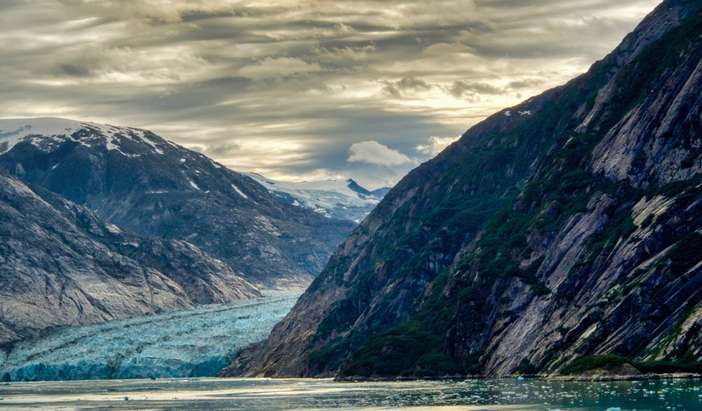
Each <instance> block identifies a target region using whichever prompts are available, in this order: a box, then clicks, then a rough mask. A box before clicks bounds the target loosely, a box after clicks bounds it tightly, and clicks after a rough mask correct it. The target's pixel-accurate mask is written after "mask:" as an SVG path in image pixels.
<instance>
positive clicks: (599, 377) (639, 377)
mask: <svg viewBox="0 0 702 411" xmlns="http://www.w3.org/2000/svg"><path fill="white" fill-rule="evenodd" d="M513 379H517V380H519V379H522V380H544V381H564V382H608V381H647V380H694V379H702V374H694V373H662V374H632V375H617V374H596V375H509V376H503V377H485V376H481V375H470V376H443V377H431V378H423V377H336V378H334V381H335V382H351V383H353V382H402V381H466V380H513Z"/></svg>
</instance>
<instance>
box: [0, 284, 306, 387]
mask: <svg viewBox="0 0 702 411" xmlns="http://www.w3.org/2000/svg"><path fill="white" fill-rule="evenodd" d="M297 297H298V295H297V294H289V293H277V294H274V295H269V296H267V297H264V298H258V299H253V300H242V301H237V302H234V303H231V304H226V305H209V306H202V307H198V308H195V309H192V310H186V311H177V312H171V313H166V314H158V315H150V316H144V317H135V318H130V319H126V320H117V321H110V322H107V323H102V324H98V325H89V326H81V327H66V328H61V329H56V330H53V331H50V332H48V333H47V334H46V335H43V336H42V337H40V338H37V339H33V340H28V341H23V342H20V343H18V344H16V345H15V346H14V347H12V348H11V350H10V351H9V352H4V353H2V354H0V355H2V356H1V357H0V378H2V379H4V380H12V381H20V380H24V381H40V380H43V381H49V380H78V379H103V378H112V379H114V378H118V379H122V378H174V377H203V376H215V375H217V373H218V372H219V371H220V370H221V369H222V368H223V367H225V366H226V365H227V364H228V362H229V360H230V359H231V357H232V356H233V355H234V354H235V353H236V352H237V351H238V350H240V349H242V348H244V347H246V346H247V345H249V344H251V343H254V342H257V341H261V340H263V339H265V338H266V337H267V336H268V334H269V333H270V331H271V329H272V328H273V326H274V325H275V323H276V322H278V321H279V320H280V319H281V318H282V317H284V316H285V314H287V313H288V311H290V308H292V306H293V304H294V303H295V301H296V299H297Z"/></svg>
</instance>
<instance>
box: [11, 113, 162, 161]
mask: <svg viewBox="0 0 702 411" xmlns="http://www.w3.org/2000/svg"><path fill="white" fill-rule="evenodd" d="M151 136H152V135H150V133H148V132H146V131H145V130H141V129H137V128H131V127H116V126H112V125H107V124H97V123H91V122H86V121H75V120H68V119H62V118H30V119H0V154H1V153H5V152H8V151H10V150H11V149H12V148H13V147H14V146H16V145H17V144H18V143H20V142H23V141H28V142H30V143H31V144H32V145H33V146H35V147H37V148H40V149H41V150H43V151H45V152H51V151H53V150H54V149H56V148H58V146H59V145H60V144H61V143H63V142H65V141H67V140H70V141H75V142H77V143H79V144H82V145H84V146H86V147H92V146H93V145H104V146H105V147H106V148H107V150H117V151H119V152H121V153H122V154H123V155H125V156H132V155H134V154H132V153H125V152H124V151H122V149H121V147H122V145H123V144H124V143H125V141H128V142H136V143H142V144H146V145H148V146H151V148H152V149H153V151H154V152H155V153H157V154H163V150H162V148H161V147H159V145H162V144H170V143H169V142H168V141H167V140H163V139H155V138H153V137H151Z"/></svg>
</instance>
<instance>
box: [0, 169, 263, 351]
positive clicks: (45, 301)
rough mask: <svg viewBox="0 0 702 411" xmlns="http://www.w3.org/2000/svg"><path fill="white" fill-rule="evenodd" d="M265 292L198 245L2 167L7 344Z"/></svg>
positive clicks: (3, 335) (3, 332) (0, 319)
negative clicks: (114, 218) (142, 233)
mask: <svg viewBox="0 0 702 411" xmlns="http://www.w3.org/2000/svg"><path fill="white" fill-rule="evenodd" d="M257 296H260V293H259V291H258V290H257V289H256V288H255V287H254V286H253V285H251V284H250V283H249V282H247V281H246V280H244V279H243V278H242V277H241V276H239V275H237V274H236V273H234V272H233V271H232V270H231V269H230V268H229V267H228V266H227V265H226V264H224V263H223V262H222V261H220V260H217V259H214V258H212V257H210V256H209V255H207V254H205V253H203V252H202V251H201V250H200V249H198V248H197V247H195V246H193V245H191V244H189V243H186V242H183V241H174V240H159V239H144V238H140V237H136V236H133V235H129V234H125V233H124V232H122V231H121V230H120V229H119V228H118V227H117V226H115V225H112V224H105V223H103V222H101V221H100V220H99V219H98V218H97V217H96V215H95V214H94V213H93V212H92V211H90V210H88V209H86V208H84V207H81V206H78V205H76V204H74V203H71V202H69V201H67V200H65V199H62V198H60V197H58V196H56V195H54V194H52V193H50V192H46V191H42V190H37V191H34V190H32V189H30V188H29V187H28V186H27V185H25V184H23V183H22V182H20V181H19V180H17V179H15V178H12V177H10V176H8V175H6V174H3V173H0V346H2V345H6V344H10V343H12V342H14V341H17V340H20V339H23V338H27V337H31V336H35V335H37V334H38V333H39V332H41V331H42V330H44V329H46V328H50V327H54V326H63V325H79V324H88V323H97V322H103V321H107V320H111V319H116V318H124V317H128V316H133V315H140V314H149V313H154V312H159V311H163V310H172V309H179V308H189V307H192V306H194V305H199V304H213V303H224V302H229V301H232V300H236V299H240V298H251V297H257Z"/></svg>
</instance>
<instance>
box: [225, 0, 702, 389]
mask: <svg viewBox="0 0 702 411" xmlns="http://www.w3.org/2000/svg"><path fill="white" fill-rule="evenodd" d="M700 8H702V5H701V4H700V3H699V2H695V1H665V2H664V3H663V4H662V5H660V6H659V7H658V8H657V9H656V10H655V11H654V12H653V13H652V14H651V15H650V16H649V17H647V18H646V19H645V20H644V21H643V22H642V23H641V25H640V26H639V27H638V28H637V29H636V31H635V32H633V33H632V34H630V35H629V36H628V37H627V38H626V39H625V40H624V41H623V43H622V44H621V45H620V46H619V47H618V48H617V49H616V50H615V51H614V52H613V53H612V54H610V55H609V56H608V57H606V58H605V59H603V60H602V61H600V62H598V63H596V64H595V65H594V66H593V67H592V68H591V69H590V71H589V72H588V73H586V74H584V75H582V76H580V77H578V78H577V79H575V80H573V81H571V82H570V83H568V84H566V85H564V86H562V87H559V88H556V89H553V90H550V91H548V92H546V93H544V94H543V95H541V96H538V97H535V98H532V99H530V100H527V101H526V102H524V103H523V104H521V105H519V106H517V107H513V108H511V109H509V110H505V111H502V112H500V113H497V114H495V115H494V116H492V117H491V118H489V119H487V120H486V121H484V122H482V123H481V124H479V125H477V126H475V127H473V128H472V129H470V130H468V131H467V132H466V133H465V135H464V136H463V137H462V138H461V139H460V140H459V141H458V142H457V143H455V144H453V145H452V146H450V147H449V148H448V149H446V150H445V151H444V152H443V153H441V154H440V155H439V156H438V157H436V158H435V159H433V160H431V161H429V162H427V163H425V164H423V165H421V166H420V167H418V168H417V169H415V170H414V171H413V172H411V173H410V174H409V175H408V176H407V177H406V178H404V179H403V180H402V181H401V182H400V183H399V184H398V185H397V186H396V187H395V188H394V189H392V191H391V192H390V193H389V194H388V195H387V196H386V197H385V199H384V200H383V201H382V202H381V203H380V204H379V205H378V207H377V208H376V209H375V210H374V211H373V212H372V213H371V215H370V216H369V217H368V218H367V219H366V220H365V221H364V222H363V224H361V226H360V227H358V228H357V229H356V230H355V231H354V232H353V233H352V235H351V236H350V237H349V238H348V239H347V241H346V242H345V243H344V244H343V245H342V246H341V247H340V249H339V250H338V251H337V252H336V253H335V254H334V255H333V256H332V258H331V260H330V261H329V263H328V265H327V266H326V268H325V269H324V271H323V272H322V274H321V275H320V276H319V277H318V278H317V279H316V280H315V281H314V282H313V284H312V285H311V287H310V288H309V289H308V290H307V292H306V293H305V294H304V295H303V296H302V297H301V298H300V300H299V301H298V303H297V304H296V306H295V307H294V308H293V310H292V311H291V313H290V314H289V315H288V316H287V317H286V318H285V319H284V320H283V321H282V322H281V323H279V324H278V325H277V326H276V327H275V329H274V330H273V332H272V334H271V336H270V337H269V339H268V340H267V341H266V342H265V343H264V344H262V345H261V346H260V347H254V348H252V349H251V350H249V351H248V352H245V353H243V354H242V355H241V356H240V357H239V358H238V359H237V360H235V363H234V364H233V366H232V367H230V369H229V370H228V372H229V373H232V374H248V375H252V374H258V375H260V374H262V375H275V376H324V375H357V376H398V375H406V376H431V375H443V374H454V373H455V374H483V375H503V374H508V373H512V372H517V371H520V370H521V371H529V372H537V371H538V372H554V371H557V370H559V369H561V368H562V367H563V366H565V365H567V364H568V363H569V362H570V361H572V360H573V359H574V358H577V357H581V356H587V355H595V354H603V353H614V354H619V355H622V356H626V357H629V358H631V359H636V360H640V361H644V360H652V359H665V360H672V361H692V360H697V361H699V360H700V358H701V357H702V345H700V342H701V341H700V337H699V336H700V330H701V329H702V305H701V304H702V303H701V302H702V264H701V260H702V156H701V155H702V17H701V16H700Z"/></svg>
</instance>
